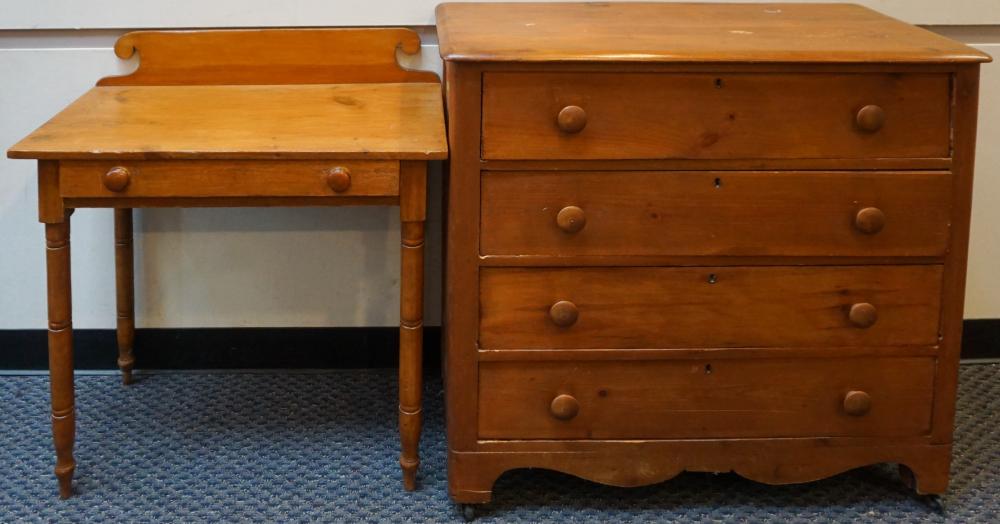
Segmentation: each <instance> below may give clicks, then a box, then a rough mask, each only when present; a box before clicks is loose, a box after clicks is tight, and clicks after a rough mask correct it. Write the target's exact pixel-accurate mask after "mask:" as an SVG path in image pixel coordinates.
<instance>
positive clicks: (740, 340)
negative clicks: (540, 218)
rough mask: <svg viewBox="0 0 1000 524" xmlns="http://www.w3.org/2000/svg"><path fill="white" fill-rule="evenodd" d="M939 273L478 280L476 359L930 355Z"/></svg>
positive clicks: (670, 273) (544, 272) (643, 271)
mask: <svg viewBox="0 0 1000 524" xmlns="http://www.w3.org/2000/svg"><path fill="white" fill-rule="evenodd" d="M941 275H942V273H941V266H938V265H927V266H922V265H912V266H845V267H828V266H823V267H799V266H776V267H682V268H662V267H647V268H635V267H623V268H568V269H560V268H482V269H480V330H479V345H480V347H481V348H483V349H575V348H609V349H613V348H702V347H793V346H800V347H804V346H812V347H838V346H839V347H848V346H902V345H926V346H930V345H935V344H937V341H938V323H939V322H938V320H939V315H940V300H941Z"/></svg>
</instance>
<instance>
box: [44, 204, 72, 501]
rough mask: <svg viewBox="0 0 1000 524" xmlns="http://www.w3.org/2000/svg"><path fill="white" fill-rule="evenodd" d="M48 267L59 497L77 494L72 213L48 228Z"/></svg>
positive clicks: (50, 359)
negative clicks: (71, 243) (70, 231)
mask: <svg viewBox="0 0 1000 524" xmlns="http://www.w3.org/2000/svg"><path fill="white" fill-rule="evenodd" d="M45 246H46V250H45V266H46V271H47V273H48V299H49V382H50V388H51V391H52V437H53V440H54V441H55V448H56V469H55V473H56V477H57V478H58V479H59V496H60V497H62V498H64V499H65V498H69V497H70V495H71V494H72V492H73V488H72V485H73V470H75V469H76V461H75V460H74V459H73V439H74V436H75V433H76V414H75V413H74V405H73V403H74V402H73V398H74V393H73V317H72V293H71V292H70V263H69V213H68V212H67V213H66V214H65V218H64V220H63V221H62V222H57V223H46V224H45Z"/></svg>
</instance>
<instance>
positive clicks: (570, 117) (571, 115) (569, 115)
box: [556, 106, 587, 133]
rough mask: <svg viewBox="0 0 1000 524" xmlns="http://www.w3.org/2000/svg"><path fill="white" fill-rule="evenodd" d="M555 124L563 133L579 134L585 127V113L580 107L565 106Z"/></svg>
mask: <svg viewBox="0 0 1000 524" xmlns="http://www.w3.org/2000/svg"><path fill="white" fill-rule="evenodd" d="M556 123H557V124H558V125H559V129H561V130H562V131H563V132H565V133H579V132H580V131H583V128H585V127H587V112H586V111H584V110H583V108H582V107H580V106H566V107H564V108H562V111H559V116H558V117H557V118H556Z"/></svg>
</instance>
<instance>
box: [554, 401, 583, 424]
mask: <svg viewBox="0 0 1000 524" xmlns="http://www.w3.org/2000/svg"><path fill="white" fill-rule="evenodd" d="M549 412H551V413H552V416H553V417H555V418H557V419H559V420H569V419H571V418H573V417H575V416H576V414H577V413H579V412H580V403H579V402H577V401H576V399H575V398H573V396H572V395H559V396H557V397H556V398H554V399H552V404H550V405H549Z"/></svg>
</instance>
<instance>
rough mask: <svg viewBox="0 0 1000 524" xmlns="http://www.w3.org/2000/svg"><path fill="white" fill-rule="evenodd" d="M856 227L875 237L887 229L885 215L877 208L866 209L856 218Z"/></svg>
mask: <svg viewBox="0 0 1000 524" xmlns="http://www.w3.org/2000/svg"><path fill="white" fill-rule="evenodd" d="M854 227H856V228H858V231H861V232H862V233H865V234H868V235H874V234H875V233H878V232H879V231H882V228H883V227H885V213H883V212H882V210H881V209H879V208H877V207H866V208H864V209H862V210H861V211H858V214H857V215H855V216H854Z"/></svg>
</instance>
